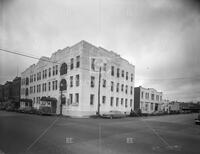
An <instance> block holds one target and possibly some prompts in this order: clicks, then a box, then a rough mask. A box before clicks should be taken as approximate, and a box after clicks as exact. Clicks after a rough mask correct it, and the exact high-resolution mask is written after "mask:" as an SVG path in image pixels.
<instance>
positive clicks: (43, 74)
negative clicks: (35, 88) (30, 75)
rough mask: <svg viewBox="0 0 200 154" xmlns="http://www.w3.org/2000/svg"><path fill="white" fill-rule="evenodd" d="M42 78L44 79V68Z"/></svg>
mask: <svg viewBox="0 0 200 154" xmlns="http://www.w3.org/2000/svg"><path fill="white" fill-rule="evenodd" d="M42 79H44V70H43V71H42Z"/></svg>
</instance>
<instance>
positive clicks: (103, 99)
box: [102, 96, 106, 104]
mask: <svg viewBox="0 0 200 154" xmlns="http://www.w3.org/2000/svg"><path fill="white" fill-rule="evenodd" d="M105 103H106V96H102V104H105Z"/></svg>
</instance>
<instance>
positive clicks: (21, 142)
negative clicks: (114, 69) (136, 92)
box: [0, 111, 200, 154]
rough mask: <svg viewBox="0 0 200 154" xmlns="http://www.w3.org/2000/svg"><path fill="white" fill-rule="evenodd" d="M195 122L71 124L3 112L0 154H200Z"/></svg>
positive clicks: (181, 118) (173, 118)
mask: <svg viewBox="0 0 200 154" xmlns="http://www.w3.org/2000/svg"><path fill="white" fill-rule="evenodd" d="M194 118H196V115H195V114H187V115H169V116H157V117H148V118H144V119H141V118H126V119H71V118H63V117H62V118H59V117H51V116H38V115H28V114H20V113H12V112H3V111H0V154H4V153H5V154H21V153H22V154H23V153H27V154H35V153H37V154H43V153H46V154H56V153H58V154H59V153H60V154H62V153H63V154H79V153H81V154H93V153H94V154H98V153H99V154H157V153H162V154H171V153H172V154H175V153H177V154H179V153H181V154H184V153H185V154H194V153H196V154H199V153H200V148H199V146H200V126H198V125H195V124H194Z"/></svg>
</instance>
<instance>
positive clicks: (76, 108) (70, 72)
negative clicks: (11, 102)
mask: <svg viewBox="0 0 200 154" xmlns="http://www.w3.org/2000/svg"><path fill="white" fill-rule="evenodd" d="M77 56H80V67H78V68H76V57H77ZM72 58H73V59H74V63H73V65H74V68H73V69H70V64H71V59H72ZM93 59H94V60H93ZM63 63H66V64H67V66H68V67H67V68H68V69H67V74H64V75H60V67H61V66H62V64H63ZM93 64H94V65H93ZM56 65H57V68H58V73H57V75H54V76H53V75H52V74H53V73H52V71H53V67H54V66H56ZM92 65H93V66H94V67H93V68H94V69H93V68H92V67H91V66H92ZM105 65H106V67H105ZM112 66H113V67H114V76H112V75H111V67H112ZM100 67H101V70H102V71H101V86H100V113H101V114H102V113H104V112H106V111H110V110H120V111H123V112H126V113H129V112H130V111H131V109H134V108H133V106H134V104H133V103H134V81H135V67H134V65H132V64H130V63H129V62H128V61H126V60H125V59H123V58H121V57H120V56H119V55H117V54H116V53H114V52H112V51H107V50H105V49H103V48H101V47H96V46H94V45H92V44H90V43H87V42H85V41H81V42H79V43H77V44H75V45H74V46H71V47H67V48H65V49H63V50H58V51H57V52H55V53H53V54H52V56H51V57H50V58H48V57H42V58H41V59H40V60H39V62H38V63H37V64H36V65H32V66H30V67H29V68H27V69H26V70H25V71H24V72H23V73H22V74H21V76H22V85H21V98H28V99H32V100H33V106H34V107H35V108H39V106H40V100H38V98H42V97H43V96H46V97H48V96H50V97H54V98H56V99H57V113H59V110H60V108H59V107H60V102H61V101H60V96H61V93H60V89H59V86H60V81H61V80H62V79H65V80H66V82H67V90H64V91H63V95H64V97H65V98H66V103H65V105H63V114H64V115H75V116H82V115H92V114H95V113H96V112H97V108H98V107H97V106H98V84H99V68H100ZM49 68H51V76H50V77H49ZM105 68H106V69H105ZM117 69H119V77H117ZM44 70H47V77H46V78H44V79H43V78H42V72H43V71H44ZM122 70H124V77H122ZM38 72H41V78H42V79H41V80H38V81H37V73H38ZM126 72H128V80H126ZM32 75H33V82H30V80H31V76H32ZM34 75H35V76H36V81H34ZM76 75H79V79H80V83H79V86H76V81H75V76H76ZM70 76H73V87H70ZM91 76H93V77H94V87H91ZM26 78H28V79H29V84H28V85H26V84H25V80H26ZM103 80H106V87H103ZM53 81H57V89H56V90H52V82H53ZM111 81H112V82H113V83H114V90H113V91H111ZM49 82H50V83H51V90H49V89H48V83H49ZM44 83H46V91H42V84H44ZM117 83H119V92H117V91H116V85H117ZM122 84H124V85H125V86H126V85H127V86H128V92H127V94H126V93H125V86H124V89H123V91H121V85H122ZM37 85H41V91H40V92H37ZM34 86H35V92H34V88H33V90H31V89H32V88H31V87H34ZM131 87H132V94H131V93H130V91H131ZM26 88H28V89H29V94H28V95H27V96H26V95H25V92H26ZM30 91H33V92H31V93H30ZM76 93H78V94H79V102H78V103H76V102H75V95H76ZM70 94H72V95H73V101H72V103H70V102H71V101H70V99H69V98H70V97H69V96H70ZM91 94H93V95H94V102H93V104H91V103H90V102H91V101H90V95H91ZM103 96H105V97H106V101H105V102H102V98H103ZM111 97H113V99H114V100H113V105H112V106H111V105H110V99H111ZM117 98H118V99H119V102H118V105H116V99H117ZM121 99H123V104H121ZM126 99H127V105H126V104H125V100H126Z"/></svg>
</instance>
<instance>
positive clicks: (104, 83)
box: [103, 79, 106, 88]
mask: <svg viewBox="0 0 200 154" xmlns="http://www.w3.org/2000/svg"><path fill="white" fill-rule="evenodd" d="M103 87H104V88H105V87H106V80H105V79H103Z"/></svg>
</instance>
